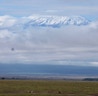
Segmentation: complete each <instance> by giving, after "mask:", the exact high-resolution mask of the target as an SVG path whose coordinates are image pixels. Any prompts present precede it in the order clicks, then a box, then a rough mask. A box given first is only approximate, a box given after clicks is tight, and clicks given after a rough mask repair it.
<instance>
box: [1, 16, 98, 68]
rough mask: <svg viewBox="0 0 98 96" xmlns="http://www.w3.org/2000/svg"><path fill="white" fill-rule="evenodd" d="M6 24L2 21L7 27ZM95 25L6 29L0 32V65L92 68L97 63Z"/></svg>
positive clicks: (97, 50)
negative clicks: (45, 64)
mask: <svg viewBox="0 0 98 96" xmlns="http://www.w3.org/2000/svg"><path fill="white" fill-rule="evenodd" d="M24 19H25V18H24ZM5 21H6V20H5ZM5 21H4V22H5ZM10 21H11V20H10ZM10 21H6V22H9V24H10ZM13 24H14V23H13ZM97 24H98V23H97V22H93V23H91V24H90V25H86V26H65V27H60V28H51V27H32V28H31V27H28V28H27V29H24V30H23V29H21V28H20V27H21V26H20V27H19V26H18V27H17V26H16V29H10V27H11V26H7V27H9V28H5V29H2V30H0V62H1V63H13V62H16V63H35V62H36V63H51V64H52V63H55V64H69V65H77V64H80V65H87V66H88V65H91V64H92V65H94V66H95V65H97V63H96V61H97V60H98V54H97V53H98V42H97V41H98V32H97V31H98V28H97V27H96V26H97ZM16 25H17V24H16ZM2 27H3V26H2ZM14 27H15V26H14ZM19 28H20V29H21V30H20V29H19ZM11 48H14V49H15V50H14V51H12V50H11ZM5 60H6V61H5ZM85 61H87V62H85ZM89 61H91V62H92V63H89ZM76 62H77V63H76Z"/></svg>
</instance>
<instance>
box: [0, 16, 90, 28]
mask: <svg viewBox="0 0 98 96" xmlns="http://www.w3.org/2000/svg"><path fill="white" fill-rule="evenodd" d="M88 24H89V20H87V19H86V18H84V17H82V16H50V15H31V16H28V17H21V18H15V17H12V16H8V15H5V16H0V29H2V28H16V29H17V27H18V28H22V27H23V28H28V27H33V26H34V27H35V26H39V27H61V26H66V25H75V26H80V25H88Z"/></svg>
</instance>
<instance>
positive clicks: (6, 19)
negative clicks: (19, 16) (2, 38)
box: [0, 15, 16, 28]
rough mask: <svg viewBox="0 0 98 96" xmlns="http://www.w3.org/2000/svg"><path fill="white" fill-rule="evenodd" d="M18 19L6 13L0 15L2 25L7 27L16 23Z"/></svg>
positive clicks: (0, 24) (0, 25)
mask: <svg viewBox="0 0 98 96" xmlns="http://www.w3.org/2000/svg"><path fill="white" fill-rule="evenodd" d="M15 22H16V19H15V18H14V17H11V16H8V15H5V16H0V27H1V28H6V27H11V26H13V25H14V24H15Z"/></svg>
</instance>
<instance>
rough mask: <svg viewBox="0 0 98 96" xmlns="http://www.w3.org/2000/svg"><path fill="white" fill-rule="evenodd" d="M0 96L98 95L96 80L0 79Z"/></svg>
mask: <svg viewBox="0 0 98 96" xmlns="http://www.w3.org/2000/svg"><path fill="white" fill-rule="evenodd" d="M0 96H98V82H86V81H64V80H0Z"/></svg>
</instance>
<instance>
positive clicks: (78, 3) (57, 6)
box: [0, 0, 98, 19]
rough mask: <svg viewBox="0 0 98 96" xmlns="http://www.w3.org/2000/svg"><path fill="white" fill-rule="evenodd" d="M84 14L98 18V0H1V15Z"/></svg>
mask: <svg viewBox="0 0 98 96" xmlns="http://www.w3.org/2000/svg"><path fill="white" fill-rule="evenodd" d="M31 14H53V15H84V16H87V17H89V18H92V19H96V18H98V0H44V1H42V0H0V15H14V16H28V15H31Z"/></svg>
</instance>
